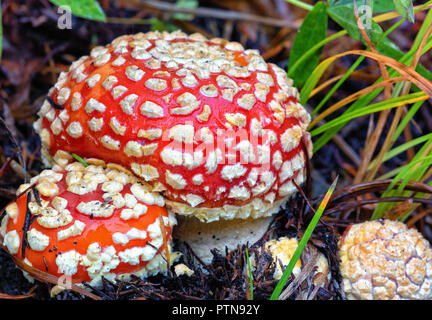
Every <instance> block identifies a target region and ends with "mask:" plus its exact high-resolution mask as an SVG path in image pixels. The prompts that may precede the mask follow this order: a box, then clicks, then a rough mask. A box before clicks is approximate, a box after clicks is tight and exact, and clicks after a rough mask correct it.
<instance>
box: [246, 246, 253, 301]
mask: <svg viewBox="0 0 432 320" xmlns="http://www.w3.org/2000/svg"><path fill="white" fill-rule="evenodd" d="M246 262H247V268H248V275H249V287H250V298H251V300H253V275H252V270H251V263H250V259H249V251H248V248H246Z"/></svg>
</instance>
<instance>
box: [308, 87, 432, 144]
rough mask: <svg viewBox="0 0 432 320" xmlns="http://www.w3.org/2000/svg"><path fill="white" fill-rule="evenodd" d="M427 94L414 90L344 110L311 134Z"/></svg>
mask: <svg viewBox="0 0 432 320" xmlns="http://www.w3.org/2000/svg"><path fill="white" fill-rule="evenodd" d="M428 98H429V96H428V95H426V94H425V93H424V92H416V93H411V94H407V95H404V96H401V97H397V98H392V99H389V100H385V101H380V102H378V103H375V104H371V105H368V106H367V108H362V109H360V110H355V111H352V112H345V113H344V114H343V115H341V116H340V117H338V118H336V119H333V120H331V121H329V122H327V123H326V124H323V125H322V126H320V127H318V128H316V129H314V130H312V131H311V135H312V136H316V135H317V134H320V133H323V132H324V131H326V130H328V129H330V128H333V127H336V126H338V125H340V124H343V123H346V122H348V121H350V120H352V119H355V118H358V117H362V116H365V115H368V114H371V113H375V112H379V111H383V110H388V109H392V108H396V107H399V106H403V105H405V104H410V103H415V102H417V101H423V100H426V99H428Z"/></svg>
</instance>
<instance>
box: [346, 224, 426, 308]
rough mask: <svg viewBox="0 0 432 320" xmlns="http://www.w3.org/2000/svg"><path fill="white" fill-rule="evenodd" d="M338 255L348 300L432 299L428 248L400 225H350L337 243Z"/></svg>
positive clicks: (422, 241) (424, 240) (410, 230)
mask: <svg viewBox="0 0 432 320" xmlns="http://www.w3.org/2000/svg"><path fill="white" fill-rule="evenodd" d="M339 255H340V259H341V265H340V270H341V274H342V277H343V286H344V291H345V294H346V297H347V298H348V299H352V300H390V299H395V300H399V299H403V300H406V299H408V300H410V299H422V300H423V299H431V298H432V282H431V280H432V250H431V247H430V244H429V242H428V241H427V240H426V239H424V238H423V236H422V235H421V234H420V233H419V232H418V231H417V230H415V229H408V228H407V226H406V225H405V224H403V223H401V222H397V221H391V220H374V221H367V222H363V223H359V224H354V225H352V226H351V227H349V228H348V229H347V230H346V231H345V234H344V235H343V236H342V238H341V240H340V242H339Z"/></svg>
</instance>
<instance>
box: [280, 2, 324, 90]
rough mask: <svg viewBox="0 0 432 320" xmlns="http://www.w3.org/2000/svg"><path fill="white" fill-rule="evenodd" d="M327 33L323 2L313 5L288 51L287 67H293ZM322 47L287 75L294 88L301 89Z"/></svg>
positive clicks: (316, 62) (317, 60)
mask: <svg viewBox="0 0 432 320" xmlns="http://www.w3.org/2000/svg"><path fill="white" fill-rule="evenodd" d="M326 32H327V11H326V6H325V4H324V3H323V2H321V1H319V2H317V3H316V4H315V6H314V7H313V9H312V11H310V12H309V13H308V15H307V16H306V18H305V19H304V20H303V23H302V25H301V26H300V28H299V30H298V32H297V34H296V36H295V39H294V42H293V45H292V47H291V50H290V56H289V65H294V64H295V63H296V62H297V60H298V59H299V58H301V57H302V56H303V54H304V53H305V52H306V51H307V50H309V49H310V48H312V47H313V46H314V44H316V43H318V42H320V41H322V40H323V39H325V38H326ZM321 52H322V47H321V48H319V49H318V50H316V51H314V53H313V54H312V55H310V56H309V57H308V59H306V60H304V61H303V62H302V63H301V64H300V65H299V66H297V68H296V69H295V71H294V72H292V73H289V74H290V78H292V79H293V80H294V86H296V87H301V86H302V85H303V84H304V82H305V81H306V79H307V77H308V75H309V74H310V73H311V72H312V71H313V70H314V68H315V67H316V66H317V65H318V62H319V58H320V56H321Z"/></svg>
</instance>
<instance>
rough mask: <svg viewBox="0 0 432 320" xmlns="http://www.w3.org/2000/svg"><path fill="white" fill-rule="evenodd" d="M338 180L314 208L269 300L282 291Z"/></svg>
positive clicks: (275, 297)
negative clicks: (314, 210)
mask: <svg viewBox="0 0 432 320" xmlns="http://www.w3.org/2000/svg"><path fill="white" fill-rule="evenodd" d="M337 181H338V177H336V179H335V180H334V181H333V183H332V184H331V186H330V188H329V189H328V190H327V193H326V194H325V196H324V199H323V200H322V201H321V204H320V205H319V207H318V209H317V210H316V212H315V214H314V216H313V218H312V220H311V222H310V223H309V225H308V227H307V228H306V231H305V233H304V234H303V237H302V239H301V240H300V242H299V244H298V247H297V248H296V250H295V251H294V254H293V256H292V258H291V260H290V262H289V263H288V266H287V267H286V269H285V270H284V272H283V274H282V276H281V278H280V280H279V281H278V283H277V285H276V287H275V289H274V290H273V293H272V295H271V297H270V300H277V299H278V298H279V295H280V294H281V292H282V289H283V288H284V287H285V285H286V283H287V281H288V278H289V277H290V275H291V273H292V271H293V269H294V266H295V264H296V263H297V261H298V259H300V256H301V254H302V252H303V250H304V248H305V247H306V244H307V243H308V241H309V239H310V237H311V235H312V232H313V231H314V229H315V227H316V225H317V224H318V222H319V220H320V218H321V215H322V214H323V212H324V210H325V208H326V206H327V204H328V202H329V200H330V198H331V195H332V194H333V192H334V190H335V188H336V184H337Z"/></svg>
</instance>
